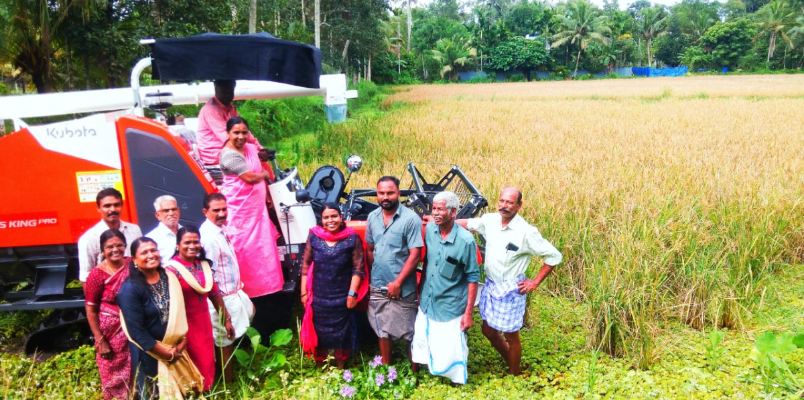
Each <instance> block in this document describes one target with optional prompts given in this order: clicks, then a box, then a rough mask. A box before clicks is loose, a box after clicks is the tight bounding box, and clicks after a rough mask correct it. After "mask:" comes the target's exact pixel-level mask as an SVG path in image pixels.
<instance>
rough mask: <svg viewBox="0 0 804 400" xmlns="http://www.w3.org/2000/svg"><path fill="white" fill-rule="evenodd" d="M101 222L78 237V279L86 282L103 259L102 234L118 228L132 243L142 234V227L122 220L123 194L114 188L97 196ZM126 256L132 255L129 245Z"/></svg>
mask: <svg viewBox="0 0 804 400" xmlns="http://www.w3.org/2000/svg"><path fill="white" fill-rule="evenodd" d="M95 204H96V205H97V206H98V213H99V214H100V216H101V220H100V222H98V223H97V224H95V226H93V227H92V228H89V230H87V231H86V232H84V234H83V235H81V237H80V238H79V239H78V269H79V274H78V279H80V280H81V282H85V281H86V280H87V277H88V276H89V272H90V271H92V269H93V268H95V267H96V266H98V264H100V262H101V261H103V252H101V248H100V235H101V234H102V233H103V232H105V231H106V230H108V229H118V230H120V232H122V233H123V236H125V237H126V242H127V243H128V244H130V243H131V242H133V241H134V240H135V239H137V238H139V237H141V236H142V231H141V230H140V227H139V226H137V225H134V224H131V223H128V222H126V221H122V220H120V210H122V208H123V195H122V194H121V193H120V192H119V191H118V190H117V189H114V188H106V189H103V190H101V191H100V192H98V195H97V196H96V197H95ZM125 255H126V256H130V255H131V253H130V250H129V246H126V252H125Z"/></svg>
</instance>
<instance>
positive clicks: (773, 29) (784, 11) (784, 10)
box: [754, 0, 795, 65]
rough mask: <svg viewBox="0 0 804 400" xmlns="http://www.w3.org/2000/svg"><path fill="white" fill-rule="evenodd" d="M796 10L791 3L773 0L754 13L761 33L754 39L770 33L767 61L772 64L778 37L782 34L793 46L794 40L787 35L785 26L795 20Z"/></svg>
mask: <svg viewBox="0 0 804 400" xmlns="http://www.w3.org/2000/svg"><path fill="white" fill-rule="evenodd" d="M794 15H795V12H794V11H793V10H792V8H791V7H790V5H789V4H788V3H787V2H786V1H784V0H773V1H772V2H770V3H768V4H765V5H764V6H762V8H760V9H759V11H757V12H756V13H755V14H754V17H755V18H756V19H757V25H759V29H760V30H759V33H757V36H756V37H754V40H757V39H759V38H760V37H761V36H763V35H764V34H766V33H767V34H769V36H770V38H769V39H768V40H769V42H768V58H767V60H766V61H765V62H766V63H767V64H768V65H770V59H771V57H773V52H774V50H776V38H777V37H779V36H781V37H782V39H784V40H785V41H786V42H787V44H788V45H790V47H793V41H792V40H790V37H789V36H787V33H786V32H785V27H786V26H787V25H789V24H790V23H791V22H793V16H794Z"/></svg>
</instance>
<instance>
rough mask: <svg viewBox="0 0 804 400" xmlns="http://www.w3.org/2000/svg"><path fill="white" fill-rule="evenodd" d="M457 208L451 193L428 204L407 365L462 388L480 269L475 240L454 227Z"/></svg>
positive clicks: (438, 195)
mask: <svg viewBox="0 0 804 400" xmlns="http://www.w3.org/2000/svg"><path fill="white" fill-rule="evenodd" d="M459 207H460V201H459V200H458V196H456V195H455V193H452V192H441V193H438V194H436V195H435V197H434V198H433V208H432V221H433V222H430V223H429V224H427V227H426V228H425V234H424V241H425V244H426V245H427V254H426V256H425V261H424V265H425V269H424V277H423V280H424V283H423V288H422V294H421V301H420V303H419V311H418V314H417V315H416V323H415V333H414V335H413V344H412V346H411V353H412V358H413V362H416V363H420V364H427V366H428V367H429V369H430V373H431V374H433V375H441V376H445V377H447V378H449V379H450V380H452V382H454V383H459V384H466V379H467V371H466V361H467V358H468V356H469V348H468V347H467V346H466V334H465V332H466V331H467V330H468V329H469V328H470V327H471V326H472V324H473V320H472V310H473V309H474V305H475V298H476V297H477V282H478V280H479V278H480V267H479V266H478V264H477V248H476V246H475V238H474V237H473V236H472V234H471V233H469V231H467V230H466V229H464V228H462V227H460V226H459V225H458V224H456V223H455V215H456V214H457V211H458V208H459Z"/></svg>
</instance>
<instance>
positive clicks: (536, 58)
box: [488, 36, 550, 80]
mask: <svg viewBox="0 0 804 400" xmlns="http://www.w3.org/2000/svg"><path fill="white" fill-rule="evenodd" d="M544 47H545V46H544V41H543V40H540V39H534V40H529V39H525V38H523V37H521V36H517V37H515V38H513V39H512V40H509V41H507V42H503V43H500V44H499V45H497V47H495V48H493V49H492V50H491V52H490V53H489V62H488V66H489V68H491V69H493V70H498V71H512V70H520V71H524V72H525V76H526V77H527V78H528V80H530V71H532V70H536V69H539V68H540V67H544V66H546V65H548V64H549V61H550V56H548V55H547V50H546V49H545V48H544Z"/></svg>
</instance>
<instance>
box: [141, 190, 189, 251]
mask: <svg viewBox="0 0 804 400" xmlns="http://www.w3.org/2000/svg"><path fill="white" fill-rule="evenodd" d="M154 208H155V209H156V219H157V220H159V225H157V226H156V228H154V229H153V230H152V231H150V232H148V233H147V234H146V235H145V236H147V237H149V238H151V239H153V240H154V241H155V242H156V247H157V249H158V250H159V256H161V257H162V265H163V266H164V265H166V264H167V262H168V261H170V259H171V258H173V254H175V253H176V247H177V246H176V233H177V232H178V231H179V228H181V225H179V217H180V216H181V210H179V206H178V203H177V202H176V198H175V197H173V196H170V195H164V196H159V197H157V198H156V200H155V201H154Z"/></svg>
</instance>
